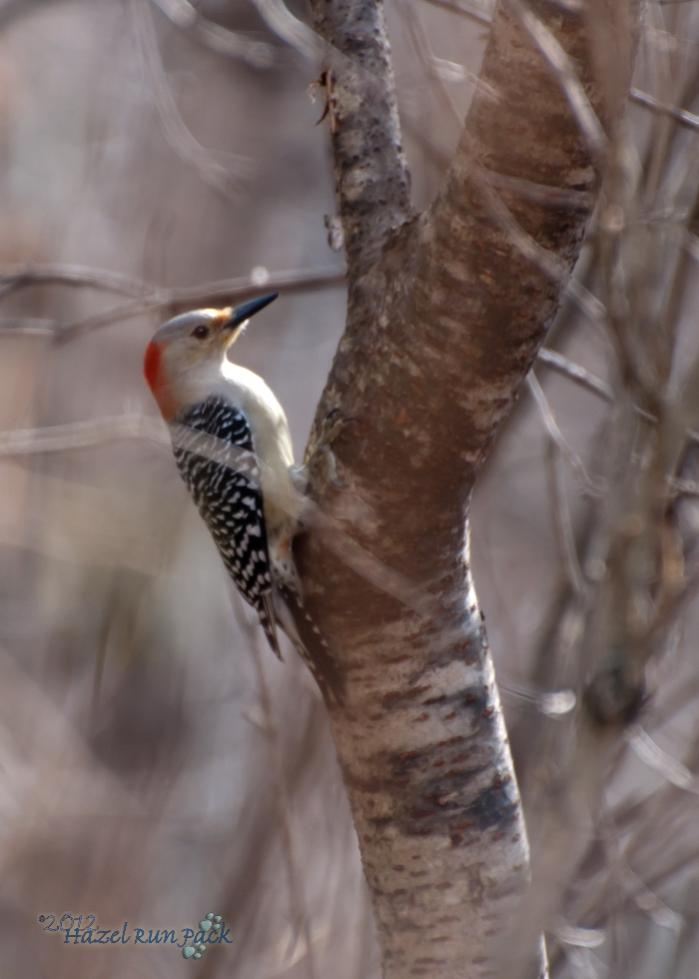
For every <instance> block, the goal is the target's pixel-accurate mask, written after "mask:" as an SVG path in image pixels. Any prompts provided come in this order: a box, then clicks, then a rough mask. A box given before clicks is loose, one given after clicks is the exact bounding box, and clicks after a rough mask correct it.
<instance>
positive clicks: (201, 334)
mask: <svg viewBox="0 0 699 979" xmlns="http://www.w3.org/2000/svg"><path fill="white" fill-rule="evenodd" d="M208 335H209V327H208V326H204V324H203V323H200V324H199V326H195V327H194V329H193V330H192V336H193V337H196V338H197V340H205V339H206V337H208Z"/></svg>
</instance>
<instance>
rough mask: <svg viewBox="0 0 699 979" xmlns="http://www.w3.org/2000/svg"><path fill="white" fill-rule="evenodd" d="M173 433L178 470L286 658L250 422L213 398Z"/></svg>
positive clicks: (230, 567) (241, 589) (183, 418)
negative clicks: (280, 638)
mask: <svg viewBox="0 0 699 979" xmlns="http://www.w3.org/2000/svg"><path fill="white" fill-rule="evenodd" d="M171 431H172V441H173V451H174V454H175V460H176V462H177V467H178V469H179V471H180V474H181V476H182V478H183V479H184V481H185V483H186V485H187V488H188V489H189V492H190V493H191V495H192V498H193V499H194V502H195V504H196V505H197V508H198V510H199V513H200V514H201V516H202V517H203V518H204V521H205V523H206V525H207V527H208V528H209V531H210V533H211V536H212V537H213V539H214V542H215V544H216V546H217V548H218V550H219V553H220V555H221V557H222V558H223V563H224V564H225V566H226V569H227V570H228V573H229V574H230V576H231V578H232V579H233V582H234V583H235V586H236V588H237V589H238V591H239V592H240V594H241V595H242V596H243V598H244V599H245V600H246V601H247V602H248V603H249V604H250V605H252V606H253V608H254V609H255V610H256V611H257V613H258V615H259V617H260V622H261V624H262V627H263V629H264V631H265V635H266V636H267V639H268V640H269V644H270V646H271V647H272V649H273V650H274V652H275V653H276V654H277V656H279V657H280V658H281V655H280V652H279V645H278V642H277V634H276V622H275V615H274V604H273V598H272V575H271V570H270V560H269V550H268V544H267V531H266V528H265V517H264V507H263V500H262V492H261V489H260V474H259V467H258V464H257V460H256V457H255V451H254V445H253V440H252V432H251V431H250V426H249V424H248V420H247V418H246V417H245V415H244V413H243V412H242V411H240V410H239V409H238V408H235V407H234V406H233V405H232V404H230V402H229V401H227V400H226V399H225V398H222V397H211V398H207V399H206V401H203V402H201V403H200V404H198V405H195V406H194V407H193V408H190V409H189V410H188V411H186V412H184V413H183V414H182V415H181V416H180V417H179V418H178V419H177V420H176V423H175V425H173V426H172V430H171Z"/></svg>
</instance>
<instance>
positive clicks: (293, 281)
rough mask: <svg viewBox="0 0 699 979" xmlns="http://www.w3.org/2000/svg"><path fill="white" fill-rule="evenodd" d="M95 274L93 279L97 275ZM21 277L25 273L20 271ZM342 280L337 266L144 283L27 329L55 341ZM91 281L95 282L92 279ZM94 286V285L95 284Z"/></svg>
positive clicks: (19, 325)
mask: <svg viewBox="0 0 699 979" xmlns="http://www.w3.org/2000/svg"><path fill="white" fill-rule="evenodd" d="M60 268H61V267H60V266H56V267H55V269H53V270H52V277H53V279H54V281H56V282H58V281H62V279H61V277H60ZM67 269H68V275H67V277H66V280H65V281H66V284H72V281H71V270H70V267H67ZM99 274H100V273H99V272H96V273H95V279H97V277H98V276H99ZM18 275H19V276H20V278H23V275H24V273H23V272H19V273H18ZM344 283H345V273H344V271H343V270H341V269H337V268H325V269H317V270H313V271H308V272H305V271H296V270H294V271H289V272H275V273H268V272H267V270H266V269H259V270H256V272H255V273H254V274H253V275H250V276H245V277H241V278H237V279H220V280H218V281H214V282H205V283H201V284H199V285H195V286H183V287H181V288H177V289H164V288H161V287H159V286H153V285H149V284H147V283H144V284H143V294H142V296H141V297H138V293H137V292H136V290H135V289H134V293H135V294H136V296H137V298H135V299H133V300H131V301H129V302H125V303H121V304H119V305H118V306H113V307H111V308H110V309H107V310H104V311H103V312H100V313H95V314H93V315H92V316H88V317H85V318H84V319H82V320H75V321H73V322H69V323H60V322H55V321H47V323H48V325H47V326H46V327H45V329H43V331H40V330H39V324H38V323H31V324H29V327H30V328H29V330H28V331H27V332H30V333H32V334H34V335H38V334H39V333H40V332H43V333H44V335H47V336H52V337H54V336H55V337H56V339H57V340H58V341H66V340H72V339H74V338H75V337H76V336H79V335H82V334H83V333H89V332H91V331H92V330H96V329H99V328H100V327H103V326H109V325H110V324H112V323H115V322H117V321H119V320H127V319H133V318H134V317H135V316H141V315H143V314H145V313H153V312H157V311H160V312H161V313H163V315H167V314H174V313H176V312H181V311H184V310H187V309H192V308H196V307H199V306H217V305H222V304H225V305H230V304H231V303H233V304H235V303H236V302H239V301H240V300H242V299H247V298H249V297H250V296H253V295H255V294H256V293H258V292H259V291H260V289H261V288H265V289H269V290H270V291H280V292H285V293H287V294H295V293H300V292H315V291H317V290H320V289H332V288H335V287H338V286H342V285H344ZM93 284H95V285H96V283H95V282H93ZM96 287H97V286H96ZM25 325H26V322H25V320H23V319H18V320H17V321H16V325H13V326H10V325H9V323H6V324H5V327H4V332H8V333H12V334H22V333H24V332H25V330H24V326H25Z"/></svg>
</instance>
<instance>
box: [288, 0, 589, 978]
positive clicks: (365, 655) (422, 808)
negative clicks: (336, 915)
mask: <svg viewBox="0 0 699 979" xmlns="http://www.w3.org/2000/svg"><path fill="white" fill-rule="evenodd" d="M313 13H314V18H315V23H316V27H317V29H318V30H319V32H320V33H321V35H322V36H323V37H324V38H325V40H326V41H327V42H328V58H327V64H328V70H327V72H326V74H325V76H324V77H325V82H326V88H327V95H328V100H329V112H328V118H329V120H330V129H331V135H332V146H333V153H334V161H335V179H336V188H337V196H338V202H339V210H340V216H341V219H342V223H343V228H344V233H345V246H346V251H347V258H348V312H347V325H346V330H345V334H344V336H343V339H342V341H341V343H340V346H339V349H338V352H337V355H336V357H335V361H334V364H333V367H332V370H331V373H330V376H329V379H328V382H327V385H326V388H325V391H324V393H323V396H322V398H321V402H320V405H319V408H318V412H317V416H316V422H315V426H314V432H313V434H312V437H311V442H310V444H309V450H308V454H307V458H308V462H309V468H310V473H311V483H310V493H311V496H312V498H313V499H314V501H315V503H316V504H317V510H318V513H319V514H321V515H322V519H321V520H320V521H319V523H318V525H317V526H316V527H314V528H312V529H311V531H310V532H309V533H308V534H307V535H306V536H305V537H304V538H302V539H301V540H300V541H299V547H298V551H299V553H298V558H299V564H300V566H301V570H302V575H303V580H304V588H305V592H306V594H307V600H308V607H309V610H310V612H311V614H312V615H313V617H314V618H315V619H316V620H317V622H318V624H319V626H320V628H321V631H322V632H323V633H324V634H325V636H326V637H327V639H328V641H329V643H330V646H331V649H332V650H333V651H334V654H335V656H336V658H337V660H338V665H339V667H340V669H341V671H342V672H343V674H344V676H345V678H346V697H345V700H344V703H342V704H339V705H338V704H330V705H329V707H330V711H331V719H332V725H333V730H334V735H335V739H336V744H337V751H338V756H339V759H340V763H341V766H342V770H343V773H344V777H345V781H346V784H347V789H348V792H349V796H350V801H351V805H352V810H353V814H354V819H355V824H356V828H357V833H358V836H359V841H360V846H361V852H362V857H363V861H364V867H365V871H366V876H367V880H368V883H369V887H370V890H371V894H372V899H373V904H374V909H375V914H376V920H377V925H378V930H379V939H380V942H381V946H382V950H383V962H384V974H385V976H386V977H387V979H405V977H408V976H433V977H437V976H438V977H440V979H456V977H459V979H464V977H469V979H470V977H473V979H482V977H486V976H493V975H496V974H498V973H499V971H500V966H501V964H502V959H501V952H500V951H498V948H497V947H496V940H499V941H500V944H502V940H503V936H505V935H506V930H505V929H506V925H507V924H508V923H509V922H510V921H511V920H512V919H513V918H514V916H515V915H516V913H517V909H518V906H519V905H520V903H521V901H522V899H523V892H524V889H525V888H526V884H527V879H528V873H529V864H528V845H527V838H526V833H525V828H524V821H523V815H522V810H521V805H520V800H519V795H518V791H517V785H516V780H515V776H514V771H513V766H512V760H511V756H510V751H509V747H508V743H507V736H506V731H505V726H504V722H503V717H502V711H501V707H500V702H499V699H498V693H497V688H496V685H495V681H494V676H493V664H492V659H491V655H490V651H489V649H488V643H487V638H486V633H485V628H484V623H483V617H482V614H481V612H480V609H479V606H478V601H477V598H476V594H475V591H474V589H473V584H472V580H471V572H470V567H469V553H468V505H469V499H470V496H471V492H472V488H473V484H474V480H475V478H476V476H477V474H478V471H479V469H480V467H481V465H482V463H483V460H484V458H485V456H486V453H487V450H488V448H489V446H490V444H491V443H492V440H493V436H494V434H495V431H496V429H497V426H498V424H499V423H500V422H501V421H502V419H503V418H504V417H505V416H506V414H507V413H508V411H509V410H510V409H511V407H512V404H513V402H514V399H515V398H516V395H517V390H518V387H519V384H520V382H521V381H522V379H523V378H524V376H525V375H526V373H527V371H528V369H529V366H530V365H531V363H532V361H533V359H534V357H535V356H536V353H537V350H538V348H539V346H540V344H541V343H542V341H543V339H544V337H545V335H546V331H547V329H548V327H549V325H550V324H551V321H552V319H553V317H554V315H555V312H556V309H557V305H558V301H559V298H560V295H561V291H562V289H563V287H564V286H565V284H566V282H567V280H568V277H569V274H570V271H571V270H572V268H573V265H574V263H575V260H576V257H577V255H578V252H579V249H580V245H581V241H582V237H583V233H584V229H585V224H586V221H587V219H588V217H589V215H590V213H591V210H592V207H593V205H594V202H595V197H596V190H597V187H598V164H599V163H600V160H601V157H602V155H603V152H604V145H605V136H604V130H603V128H602V125H601V124H600V122H599V120H598V117H597V114H596V110H595V107H594V105H595V104H597V100H592V101H590V99H589V98H588V95H587V94H586V93H589V91H590V90H591V85H590V67H589V65H588V59H587V57H586V43H585V31H584V24H583V22H582V21H581V20H580V18H579V17H578V16H576V15H573V14H571V13H568V12H566V11H563V10H561V9H560V8H559V7H558V6H557V5H556V4H549V3H531V4H530V5H529V6H527V7H524V6H523V5H520V3H519V2H518V0H510V2H509V3H503V4H501V5H500V6H499V7H498V9H497V11H496V14H495V19H494V23H493V27H492V30H491V36H490V40H489V44H488V47H487V51H486V54H485V58H484V62H483V67H482V72H481V83H480V84H479V86H478V88H477V91H476V94H475V96H474V99H473V103H472V106H471V109H470V112H469V115H468V119H467V122H466V126H465V129H464V132H463V136H462V138H461V141H460V145H459V149H458V152H457V154H456V156H455V159H454V160H453V162H452V164H451V166H450V168H449V171H448V173H447V174H446V176H445V179H444V182H443V186H442V188H441V191H440V193H439V194H438V196H437V198H436V200H435V201H434V203H433V204H432V206H431V207H430V208H429V209H428V210H427V211H426V212H425V213H423V214H421V215H419V216H415V215H413V214H412V213H411V211H410V204H409V192H408V187H409V181H408V173H407V166H406V163H405V160H404V157H403V153H402V149H401V143H400V129H399V122H398V114H397V109H396V102H395V94H394V90H393V78H392V72H391V64H390V52H389V46H388V42H387V39H386V33H385V28H384V21H383V12H382V7H381V4H380V3H378V2H375V0H331V2H330V0H327V2H326V0H314V2H313ZM542 52H543V53H542ZM517 958H518V960H519V963H520V964H521V966H522V972H524V970H525V968H528V969H529V973H530V975H537V974H544V973H545V972H546V965H545V957H544V955H543V953H542V951H541V944H540V942H539V940H538V939H537V940H536V941H532V947H531V948H522V949H521V950H518V953H517Z"/></svg>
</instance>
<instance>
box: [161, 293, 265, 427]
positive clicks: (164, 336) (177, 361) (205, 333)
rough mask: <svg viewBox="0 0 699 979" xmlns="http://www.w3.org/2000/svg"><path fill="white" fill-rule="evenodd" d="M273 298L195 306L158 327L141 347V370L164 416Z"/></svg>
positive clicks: (179, 404) (172, 411)
mask: <svg viewBox="0 0 699 979" xmlns="http://www.w3.org/2000/svg"><path fill="white" fill-rule="evenodd" d="M276 298H277V293H276V292H272V293H268V294H267V295H266V296H259V297H258V298H257V299H250V300H249V301H248V302H244V303H241V304H240V305H239V306H226V307H225V308H224V309H195V310H192V312H189V313H181V314H180V315H179V316H175V317H174V318H173V319H171V320H168V321H167V323H163V325H162V326H161V327H160V328H159V329H158V330H157V332H156V333H155V335H154V337H153V339H152V340H151V341H150V343H149V344H148V346H147V347H146V354H145V358H144V361H143V373H144V376H145V378H146V381H147V382H148V386H149V388H150V389H151V391H152V392H153V395H154V396H155V400H156V401H157V402H158V406H159V408H160V410H161V412H162V414H163V415H164V417H165V418H167V419H170V418H172V417H174V415H175V414H177V411H178V410H179V408H180V407H182V406H183V400H184V396H185V393H186V391H187V390H188V388H190V387H191V385H190V383H189V381H190V380H191V379H192V378H194V377H199V378H202V379H203V378H205V376H206V374H207V371H208V372H209V373H210V375H211V377H214V376H215V375H216V373H217V372H218V371H220V367H221V363H222V361H223V360H224V358H225V356H226V351H227V350H228V348H229V347H230V345H231V344H232V343H234V342H235V340H236V339H237V337H239V336H240V334H241V332H242V331H243V329H244V327H245V324H246V323H247V321H248V320H249V319H250V317H251V316H254V315H255V313H259V311H260V310H261V309H264V307H265V306H267V305H268V304H269V303H271V302H272V301H273V300H274V299H276Z"/></svg>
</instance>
